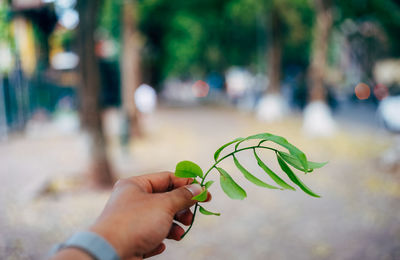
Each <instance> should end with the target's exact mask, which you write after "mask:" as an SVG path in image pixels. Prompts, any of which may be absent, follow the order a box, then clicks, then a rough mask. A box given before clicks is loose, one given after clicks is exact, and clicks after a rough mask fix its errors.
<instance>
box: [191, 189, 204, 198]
mask: <svg viewBox="0 0 400 260" xmlns="http://www.w3.org/2000/svg"><path fill="white" fill-rule="evenodd" d="M206 199H207V189H206V188H205V189H204V190H203V191H202V192H201V193H200V194H198V195H196V196H194V197H193V198H192V200H197V201H205V200H206Z"/></svg>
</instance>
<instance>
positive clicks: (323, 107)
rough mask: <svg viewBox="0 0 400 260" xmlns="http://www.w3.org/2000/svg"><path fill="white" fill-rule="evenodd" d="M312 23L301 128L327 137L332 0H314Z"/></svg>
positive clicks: (330, 121)
mask: <svg viewBox="0 0 400 260" xmlns="http://www.w3.org/2000/svg"><path fill="white" fill-rule="evenodd" d="M314 4H315V11H316V19H315V22H314V31H313V43H312V44H313V45H312V54H311V64H310V66H309V69H308V77H309V90H310V91H309V96H310V103H309V104H308V105H307V107H306V108H305V111H304V122H303V127H304V130H305V132H306V133H307V134H310V135H313V136H329V135H331V134H332V133H333V132H334V130H335V123H334V121H333V118H332V115H331V111H330V108H329V107H328V105H327V104H326V102H325V99H326V89H325V80H324V79H325V69H326V64H327V62H326V60H327V50H328V43H329V35H330V31H331V28H332V24H333V12H332V9H333V6H332V0H314Z"/></svg>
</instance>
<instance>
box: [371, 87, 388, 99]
mask: <svg viewBox="0 0 400 260" xmlns="http://www.w3.org/2000/svg"><path fill="white" fill-rule="evenodd" d="M374 95H375V97H376V98H377V99H378V100H382V99H384V98H386V97H387V96H389V90H388V88H387V87H386V86H385V85H383V84H376V85H375V87H374Z"/></svg>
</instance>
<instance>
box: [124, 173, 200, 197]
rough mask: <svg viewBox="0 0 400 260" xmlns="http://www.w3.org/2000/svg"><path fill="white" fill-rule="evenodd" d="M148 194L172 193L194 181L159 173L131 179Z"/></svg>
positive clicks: (171, 174)
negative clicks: (171, 191)
mask: <svg viewBox="0 0 400 260" xmlns="http://www.w3.org/2000/svg"><path fill="white" fill-rule="evenodd" d="M128 180H130V181H133V182H134V183H135V184H137V185H139V186H140V187H141V188H142V189H143V190H144V191H146V192H148V193H158V192H166V191H170V190H173V189H176V188H179V187H182V186H185V185H188V184H190V183H191V182H192V181H193V179H190V178H178V177H176V176H175V175H174V173H172V172H158V173H151V174H146V175H141V176H136V177H132V178H129V179H128Z"/></svg>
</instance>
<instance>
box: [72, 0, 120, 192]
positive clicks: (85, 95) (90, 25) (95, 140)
mask: <svg viewBox="0 0 400 260" xmlns="http://www.w3.org/2000/svg"><path fill="white" fill-rule="evenodd" d="M100 4H101V1H100V0H93V1H84V0H80V1H78V12H79V17H80V22H79V27H78V33H77V41H78V46H79V57H80V63H79V67H80V68H79V69H80V77H81V86H80V89H79V90H80V99H81V102H80V104H81V107H80V113H81V121H82V125H83V128H84V130H86V132H87V133H88V138H89V146H90V147H89V149H90V150H89V152H90V156H91V165H90V170H89V177H90V182H91V183H92V184H94V185H96V186H100V187H104V186H110V185H112V184H113V182H114V176H113V173H112V170H111V166H110V163H109V160H108V156H107V150H106V140H105V137H104V133H103V124H102V113H101V112H102V111H101V106H100V74H99V64H98V60H97V57H96V55H95V48H94V46H95V40H94V31H95V28H96V21H97V20H96V19H97V10H98V7H99V5H100Z"/></svg>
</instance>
